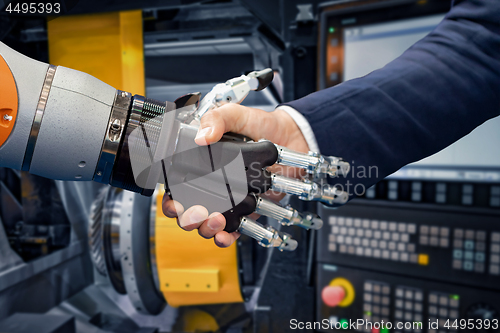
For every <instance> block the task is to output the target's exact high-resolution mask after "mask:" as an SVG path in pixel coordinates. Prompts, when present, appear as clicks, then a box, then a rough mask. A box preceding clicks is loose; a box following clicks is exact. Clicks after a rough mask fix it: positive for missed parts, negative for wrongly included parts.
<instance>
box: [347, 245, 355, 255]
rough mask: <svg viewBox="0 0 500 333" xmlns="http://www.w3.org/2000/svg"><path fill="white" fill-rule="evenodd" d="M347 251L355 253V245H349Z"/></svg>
mask: <svg viewBox="0 0 500 333" xmlns="http://www.w3.org/2000/svg"><path fill="white" fill-rule="evenodd" d="M347 252H349V254H354V253H355V252H356V248H355V247H354V246H353V245H349V246H348V247H347Z"/></svg>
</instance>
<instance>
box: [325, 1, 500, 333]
mask: <svg viewBox="0 0 500 333" xmlns="http://www.w3.org/2000/svg"><path fill="white" fill-rule="evenodd" d="M447 9H448V4H447V3H446V2H439V1H438V2H429V3H424V2H418V3H401V2H400V3H396V2H391V1H389V2H365V3H364V4H359V5H354V4H353V5H344V6H343V7H342V8H341V7H340V5H335V4H331V5H329V6H324V7H323V8H322V11H321V31H320V44H319V45H318V47H319V50H320V59H321V60H320V63H319V69H320V71H319V73H320V75H319V77H318V83H319V86H320V87H329V86H332V85H335V84H337V83H339V82H342V81H345V80H349V79H352V78H355V77H359V76H363V75H365V74H367V73H369V72H371V71H372V70H375V69H377V68H380V67H382V66H383V65H385V64H386V63H387V62H389V61H391V60H392V59H393V58H395V57H397V56H398V55H399V54H401V53H402V52H403V51H404V50H406V49H407V48H408V47H410V46H411V45H412V44H413V43H415V42H416V41H418V39H420V38H422V37H424V36H425V35H426V34H427V33H428V32H430V31H431V30H432V28H433V27H434V26H436V25H437V24H438V23H439V22H440V20H441V19H442V18H443V17H444V14H445V12H446V11H447ZM373 53H375V54H378V55H379V56H377V57H373V56H372V54H373ZM498 125H499V122H498V119H493V120H492V121H491V122H489V123H488V122H487V123H485V124H484V125H482V126H480V127H479V128H478V129H476V130H475V131H474V132H473V133H472V134H471V135H470V136H468V137H465V138H464V139H462V140H460V141H458V142H457V143H455V144H453V145H452V146H450V147H448V148H446V149H444V150H443V151H441V152H439V153H437V154H435V155H434V156H431V157H429V158H426V159H424V160H422V161H419V162H417V163H413V164H410V165H408V166H406V167H404V168H403V169H401V170H399V171H398V172H396V173H395V174H393V175H391V176H389V177H388V178H387V179H386V180H384V181H382V182H379V183H378V184H376V185H375V186H373V187H372V188H369V189H368V190H367V191H366V192H365V193H362V194H361V195H360V198H359V199H357V200H355V201H353V202H352V203H350V204H349V205H346V206H344V207H341V208H339V209H331V208H328V207H325V206H321V207H320V209H319V213H318V214H319V215H320V216H321V217H322V218H323V219H324V221H325V225H326V224H328V225H329V228H330V230H329V231H326V230H325V231H324V232H321V233H319V237H318V242H317V264H316V274H317V275H316V283H317V284H316V306H317V312H316V321H317V322H319V323H323V324H324V325H323V326H321V325H318V331H321V332H336V331H339V330H347V331H352V332H356V331H357V332H430V333H433V332H457V331H462V332H464V331H467V332H496V331H498V330H499V327H498V321H499V320H500V317H499V310H500V303H499V301H498V297H499V292H500V290H498V278H499V274H500V271H499V258H500V257H499V252H498V251H499V250H500V249H499V246H498V243H499V237H500V233H499V230H500V224H499V222H500V210H499V209H498V208H499V207H500V205H499V202H498V193H499V191H500V187H499V183H498V181H499V179H500V178H499V175H500V174H499V171H498V170H499V169H498V166H499V164H498V160H496V157H492V156H490V154H489V151H491V150H490V149H497V148H493V147H498V145H499V144H500V142H499V141H498V138H495V135H494V134H493V133H494V132H495V131H497V129H498ZM472 147H475V148H472ZM481 147H484V150H483V149H481ZM323 320H326V321H325V322H322V321H323ZM472 322H474V323H476V322H482V323H485V324H486V325H485V326H481V325H478V326H475V325H471V324H470V323H472ZM381 323H385V325H382V324H381ZM467 324H470V326H467Z"/></svg>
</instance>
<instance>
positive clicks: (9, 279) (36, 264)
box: [0, 242, 86, 292]
mask: <svg viewBox="0 0 500 333" xmlns="http://www.w3.org/2000/svg"><path fill="white" fill-rule="evenodd" d="M85 247H86V246H85V244H84V243H83V242H74V243H72V244H70V245H69V246H68V247H66V248H64V249H62V250H59V251H56V252H54V253H52V254H49V255H47V256H45V257H41V258H39V259H36V260H33V261H31V262H29V263H22V264H20V265H17V266H14V267H12V268H10V269H8V270H6V271H3V272H1V273H0V292H2V291H3V290H5V289H7V288H9V287H12V286H13V285H15V284H17V283H20V282H23V281H25V280H27V279H29V278H31V277H33V276H35V275H37V274H40V273H43V272H45V271H47V270H49V269H51V268H54V267H55V266H57V265H59V264H61V263H63V262H65V261H67V260H70V259H72V258H74V257H76V256H78V255H80V254H82V253H83V250H84V248H85Z"/></svg>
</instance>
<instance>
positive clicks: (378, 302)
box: [372, 295, 380, 304]
mask: <svg viewBox="0 0 500 333" xmlns="http://www.w3.org/2000/svg"><path fill="white" fill-rule="evenodd" d="M372 299H373V303H374V304H380V296H379V295H373V298H372Z"/></svg>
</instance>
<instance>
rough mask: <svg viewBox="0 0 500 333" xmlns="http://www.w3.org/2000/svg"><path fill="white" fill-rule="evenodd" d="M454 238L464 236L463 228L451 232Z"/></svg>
mask: <svg viewBox="0 0 500 333" xmlns="http://www.w3.org/2000/svg"><path fill="white" fill-rule="evenodd" d="M453 235H454V236H455V238H463V237H464V229H455V231H454V232H453Z"/></svg>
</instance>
